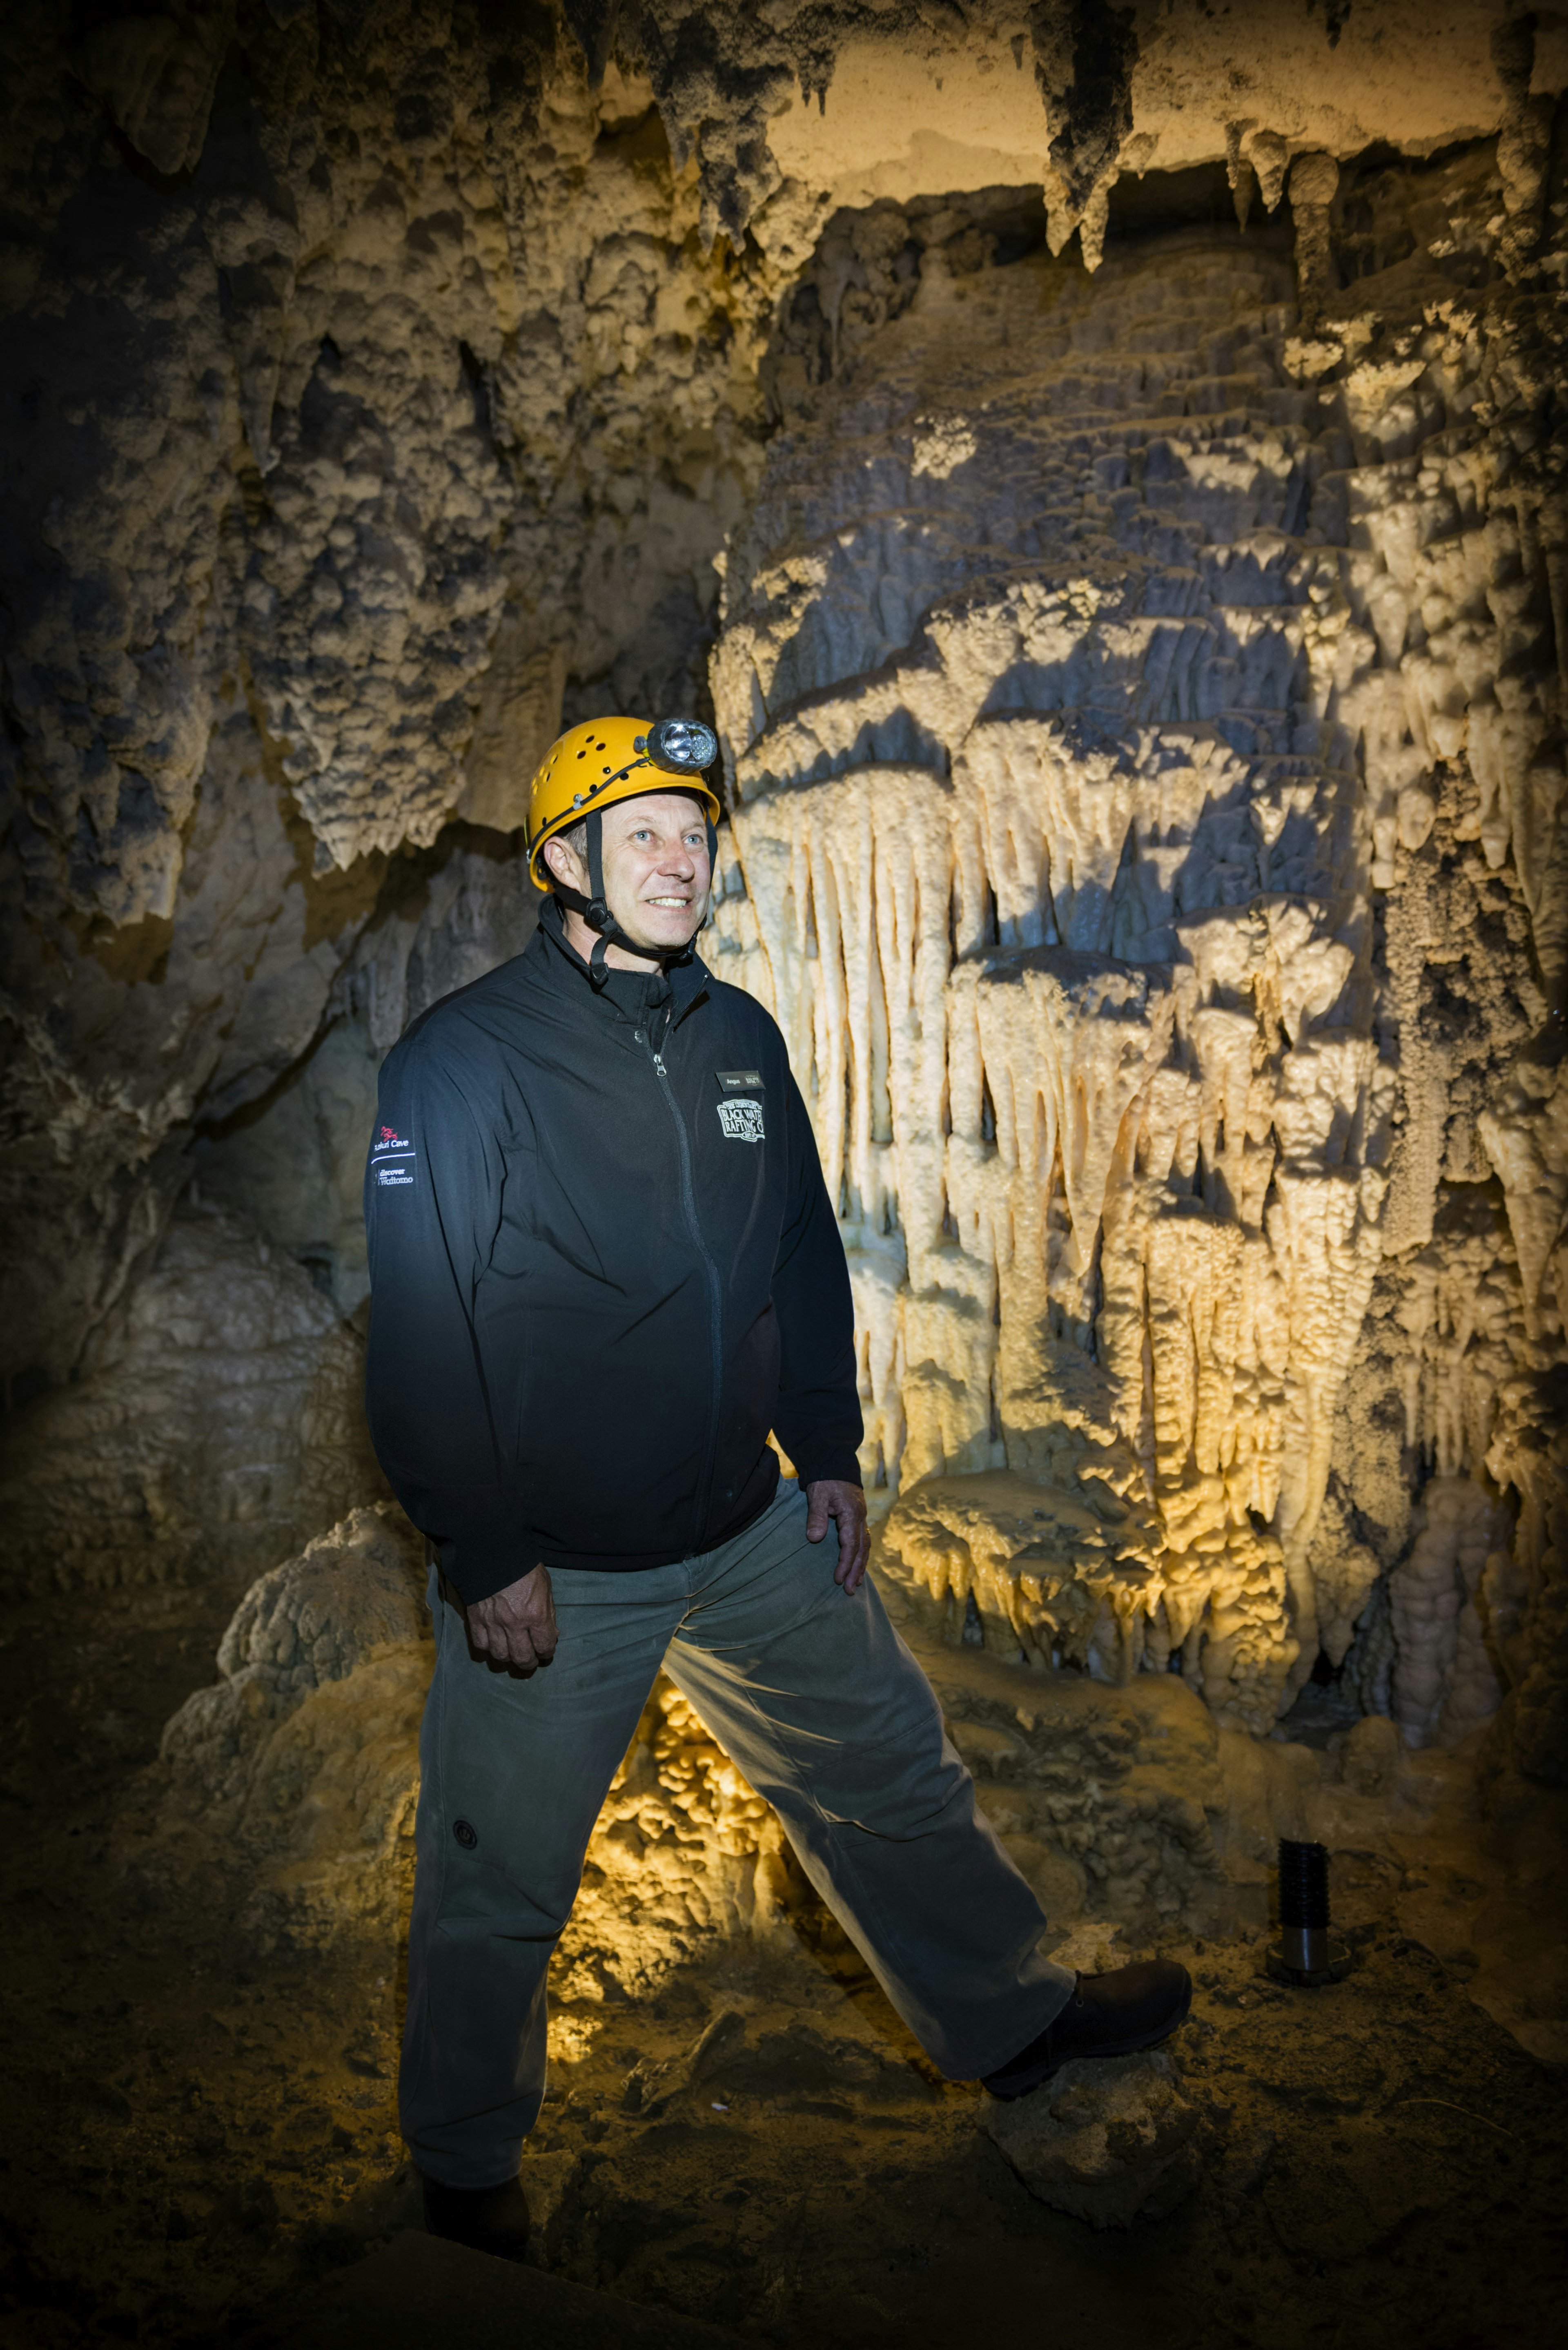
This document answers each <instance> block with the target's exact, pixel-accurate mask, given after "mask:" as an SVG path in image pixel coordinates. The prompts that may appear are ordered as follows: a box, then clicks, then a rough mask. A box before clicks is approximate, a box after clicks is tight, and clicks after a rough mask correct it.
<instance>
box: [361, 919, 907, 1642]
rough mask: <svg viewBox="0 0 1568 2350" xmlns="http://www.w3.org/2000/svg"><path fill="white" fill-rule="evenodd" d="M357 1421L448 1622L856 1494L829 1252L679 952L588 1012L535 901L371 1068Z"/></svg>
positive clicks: (722, 1012)
mask: <svg viewBox="0 0 1568 2350" xmlns="http://www.w3.org/2000/svg"><path fill="white" fill-rule="evenodd" d="M365 1222H366V1229H367V1232H368V1233H369V1245H370V1282H371V1307H370V1343H369V1367H368V1372H367V1380H366V1400H367V1405H368V1409H369V1421H370V1432H371V1435H372V1437H373V1439H374V1441H375V1446H376V1451H377V1452H378V1454H379V1457H380V1461H381V1465H382V1467H383V1468H384V1469H385V1471H386V1472H387V1475H388V1477H389V1479H390V1481H391V1483H392V1487H393V1490H394V1492H396V1493H397V1496H398V1499H399V1500H400V1502H401V1503H402V1505H403V1507H404V1509H405V1510H407V1512H408V1513H409V1515H410V1518H411V1519H412V1520H413V1522H414V1523H415V1524H416V1525H417V1526H419V1527H421V1529H422V1530H423V1531H424V1532H425V1533H426V1534H428V1535H430V1536H431V1539H432V1540H433V1541H435V1542H436V1543H438V1544H440V1547H441V1559H442V1564H443V1566H444V1568H445V1572H446V1574H447V1576H448V1578H449V1579H450V1581H451V1582H452V1584H453V1585H454V1586H456V1588H457V1590H458V1591H459V1592H461V1593H462V1596H463V1597H464V1599H468V1600H474V1599H483V1598H485V1597H487V1596H489V1594H490V1593H492V1592H493V1591H499V1590H502V1589H503V1588H504V1586H506V1585H507V1584H509V1583H513V1582H514V1581H515V1580H516V1578H517V1577H518V1576H519V1575H525V1574H526V1573H527V1572H528V1570H529V1569H530V1568H531V1567H533V1566H534V1565H536V1564H538V1563H539V1562H540V1561H543V1562H544V1564H545V1565H546V1566H550V1567H559V1566H566V1567H593V1568H597V1569H601V1570H603V1569H631V1568H639V1567H649V1566H661V1565H668V1564H670V1562H671V1561H674V1560H677V1559H681V1558H687V1557H690V1556H691V1555H693V1554H694V1553H696V1552H699V1551H704V1550H711V1549H712V1548H713V1547H714V1546H715V1545H716V1544H719V1543H721V1542H724V1541H727V1540H728V1539H729V1538H730V1536H731V1535H732V1534H738V1533H740V1532H741V1530H742V1528H743V1527H744V1526H745V1525H746V1524H748V1523H750V1521H751V1520H752V1519H753V1518H754V1517H755V1516H757V1515H758V1514H759V1513H760V1512H761V1511H762V1510H763V1509H765V1508H766V1506H767V1504H768V1503H769V1502H770V1501H771V1500H772V1498H773V1495H774V1488H775V1486H776V1484H777V1482H778V1463H777V1459H776V1456H775V1454H774V1451H772V1449H771V1448H770V1447H769V1445H768V1443H767V1436H768V1433H769V1430H776V1432H777V1435H778V1438H779V1441H780V1443H781V1444H782V1445H783V1447H784V1451H786V1452H787V1453H788V1454H789V1456H790V1458H791V1460H792V1461H794V1465H795V1468H796V1470H797V1471H798V1473H799V1475H800V1478H801V1480H802V1482H803V1483H806V1482H811V1481H812V1480H814V1479H816V1478H822V1477H837V1478H843V1479H846V1480H847V1481H848V1482H851V1483H856V1484H857V1483H858V1482H859V1481H860V1472H859V1469H858V1467H857V1461H856V1448H857V1445H858V1443H859V1441H860V1435H861V1419H860V1406H859V1402H858V1399H857V1393H856V1378H855V1345H854V1312H853V1307H852V1305H851V1301H850V1293H849V1276H848V1271H847V1268H846V1264H845V1261H844V1247H843V1243H842V1241H841V1240H840V1238H839V1233H838V1227H837V1223H836V1219H835V1216H834V1212H833V1208H832V1205H831V1203H830V1202H829V1200H828V1197H827V1192H826V1187H825V1185H824V1183H823V1180H822V1170H821V1167H820V1164H819V1162H818V1159H817V1156H816V1146H815V1140H814V1139H813V1136H812V1131H811V1125H810V1122H809V1120H808V1118H807V1117H806V1113H805V1104H804V1103H803V1102H802V1100H801V1097H800V1094H799V1092H798V1090H797V1088H796V1087H795V1083H794V1078H793V1076H791V1074H790V1067H789V1060H788V1056H787V1055H786V1053H785V1050H784V1039H783V1037H782V1036H781V1035H780V1034H779V1032H778V1029H777V1028H776V1027H775V1026H774V1023H773V1021H771V1020H770V1019H769V1018H768V1015H767V1014H766V1013H765V1012H764V1011H763V1008H762V1006H761V1005H760V1004H759V1003H756V1002H754V1001H753V998H752V997H751V996H749V995H747V994H745V993H742V990H741V989H739V988H735V987H726V986H724V985H723V984H722V983H721V982H720V981H718V980H716V979H714V978H713V977H712V976H711V973H710V972H708V971H706V970H705V969H704V967H703V965H702V964H701V962H698V961H697V960H696V959H695V958H693V959H692V960H691V962H687V963H685V964H681V965H678V966H677V967H676V969H675V970H674V971H673V972H671V973H670V975H669V977H665V976H664V975H662V974H660V973H659V972H655V973H653V974H652V975H651V976H650V977H649V978H646V979H645V978H644V977H642V976H641V974H640V973H632V972H611V973H610V975H609V980H608V983H607V986H606V988H605V989H604V991H603V993H596V992H595V989H594V987H593V985H592V983H591V982H590V980H589V976H588V970H587V964H586V963H585V962H583V960H582V958H581V957H580V956H579V955H577V954H576V952H575V951H573V949H572V948H571V947H570V946H568V945H567V943H566V940H565V938H564V936H563V935H562V932H561V929H560V917H559V914H558V912H557V910H556V908H555V906H554V904H553V903H552V904H551V905H549V906H547V907H546V909H545V915H544V917H543V919H542V920H541V923H540V926H539V929H538V931H536V932H535V936H534V937H533V939H531V940H530V941H529V943H528V945H527V947H526V948H525V949H524V952H523V953H522V954H520V955H518V956H517V957H516V958H515V960H514V962H508V963H504V964H503V965H502V966H501V968H500V969H499V970H498V971H493V972H489V973H488V974H487V975H486V976H485V977H484V978H483V979H481V980H476V981H475V982H474V983H473V985H472V987H465V988H462V989H461V990H460V991H459V992H458V993H457V994H455V995H449V996H447V997H446V998H445V999H444V1001H443V1002H441V1003H437V1004H434V1005H432V1006H431V1010H430V1011H429V1012H427V1013H425V1014H424V1015H423V1016H422V1018H421V1019H419V1020H417V1021H415V1022H414V1024H413V1025H412V1026H411V1027H410V1029H409V1031H408V1033H407V1035H404V1036H403V1037H402V1038H401V1039H400V1042H399V1043H398V1045H396V1046H394V1048H393V1050H392V1052H391V1053H390V1054H389V1055H388V1057H387V1060H386V1063H385V1065H384V1066H383V1068H382V1070H381V1079H380V1095H379V1121H378V1128H377V1133H376V1136H375V1138H374V1139H373V1141H372V1143H371V1148H370V1156H369V1165H368V1167H367V1169H366V1173H365Z"/></svg>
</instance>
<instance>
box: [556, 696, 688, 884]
mask: <svg viewBox="0 0 1568 2350" xmlns="http://www.w3.org/2000/svg"><path fill="white" fill-rule="evenodd" d="M718 755H719V745H718V743H716V742H715V740H714V738H713V732H712V729H711V727H708V726H704V725H702V724H701V722H700V721H699V720H697V719H695V718H660V719H659V720H658V721H657V723H653V722H650V721H649V720H648V719H646V718H594V719H590V720H589V722H588V723H587V725H584V726H573V727H570V728H568V730H567V732H566V733H565V734H563V735H561V736H560V737H559V739H558V740H557V741H556V742H554V743H551V745H550V747H549V749H548V750H547V751H546V752H545V756H544V758H543V759H542V760H541V762H540V764H539V770H538V773H537V774H536V775H535V777H534V781H533V785H532V786H531V788H530V790H529V794H528V835H527V837H528V870H529V871H530V873H532V875H533V876H534V879H535V881H536V882H537V883H538V885H539V887H540V889H553V888H554V887H555V886H556V885H555V878H554V876H553V875H552V873H551V871H550V868H549V867H548V866H547V865H546V864H545V858H544V849H545V842H546V841H547V840H553V839H554V837H555V836H556V833H558V832H570V830H571V828H572V827H573V826H574V825H575V824H580V823H581V822H582V820H583V818H584V816H587V815H588V814H589V812H590V811H591V810H597V809H599V808H607V807H612V806H614V805H615V803H616V801H617V800H633V799H639V798H640V797H641V795H642V794H643V793H644V792H667V791H672V790H674V789H676V788H677V786H678V785H683V786H684V787H685V789H686V790H688V791H689V792H690V793H691V796H692V798H693V799H694V800H700V801H701V804H702V806H703V808H704V810H705V811H706V813H707V817H708V822H709V824H710V826H712V825H715V824H717V823H718V821H719V815H720V808H719V796H718V794H717V793H716V792H715V791H714V790H713V788H712V786H711V785H710V784H707V783H705V782H704V781H703V778H702V770H703V768H704V767H708V766H711V764H712V763H713V761H714V760H715V759H716V758H717V757H718Z"/></svg>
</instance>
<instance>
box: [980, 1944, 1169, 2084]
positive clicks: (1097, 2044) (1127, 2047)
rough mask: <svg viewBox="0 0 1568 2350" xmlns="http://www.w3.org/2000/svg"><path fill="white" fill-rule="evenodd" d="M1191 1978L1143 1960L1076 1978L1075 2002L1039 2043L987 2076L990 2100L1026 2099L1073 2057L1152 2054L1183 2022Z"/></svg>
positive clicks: (1034, 2042) (1049, 2026)
mask: <svg viewBox="0 0 1568 2350" xmlns="http://www.w3.org/2000/svg"><path fill="white" fill-rule="evenodd" d="M1191 2004H1192V1977H1191V1976H1190V1975H1189V1973H1188V1971H1187V1969H1186V1968H1185V1967H1183V1966H1179V1965H1178V1964H1177V1962H1176V1960H1174V1959H1143V1960H1139V1961H1138V1962H1137V1964H1136V1965H1135V1966H1130V1967H1117V1968H1116V1970H1114V1971H1113V1972H1112V1973H1110V1974H1108V1975H1080V1976H1079V1977H1078V1979H1077V1981H1076V1983H1075V1986H1074V1990H1073V1996H1072V1997H1071V1999H1069V2001H1068V2002H1067V2004H1066V2006H1065V2007H1064V2008H1063V2010H1062V2012H1061V2013H1060V2014H1059V2015H1055V2016H1054V2017H1053V2018H1052V2020H1051V2022H1049V2023H1048V2024H1047V2025H1046V2027H1045V2029H1044V2032H1043V2033H1041V2034H1040V2037H1039V2039H1038V2040H1032V2041H1031V2042H1030V2043H1029V2045H1028V2047H1027V2048H1023V2049H1021V2050H1020V2051H1019V2053H1018V2054H1017V2055H1016V2056H1014V2057H1013V2059H1012V2063H1011V2064H1003V2065H1002V2067H1001V2069H1000V2070H999V2071H997V2072H995V2073H987V2074H985V2076H984V2080H983V2082H982V2086H983V2087H985V2088H987V2089H989V2090H990V2091H991V2094H992V2096H993V2097H1026V2096H1027V2095H1029V2092H1030V2090H1031V2089H1037V2088H1038V2087H1039V2086H1040V2084H1041V2082H1042V2081H1048V2080H1049V2079H1050V2078H1051V2075H1052V2074H1053V2073H1057V2072H1060V2070H1061V2068H1062V2066H1063V2065H1064V2064H1069V2063H1070V2062H1071V2061H1072V2059H1073V2058H1074V2057H1075V2056H1127V2055H1130V2054H1131V2053H1132V2052H1133V2050H1134V2049H1135V2048H1152V2047H1153V2046H1154V2043H1155V2042H1156V2041H1157V2040H1165V2039H1168V2037H1169V2035H1170V2033H1173V2032H1174V2031H1175V2030H1176V2027H1177V2025H1178V2024H1179V2023H1184V2022H1186V2020H1187V2011H1188V2009H1189V2007H1190V2006H1191Z"/></svg>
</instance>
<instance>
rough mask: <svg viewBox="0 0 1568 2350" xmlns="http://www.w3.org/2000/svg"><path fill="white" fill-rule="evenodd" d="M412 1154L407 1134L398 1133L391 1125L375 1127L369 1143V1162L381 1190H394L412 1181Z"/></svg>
mask: <svg viewBox="0 0 1568 2350" xmlns="http://www.w3.org/2000/svg"><path fill="white" fill-rule="evenodd" d="M414 1156H415V1153H414V1146H413V1144H412V1143H411V1142H410V1140H409V1139H408V1137H407V1135H403V1134H400V1133H399V1132H398V1130H397V1128H395V1127H391V1126H383V1127H379V1128H377V1130H376V1139H375V1141H374V1142H373V1143H372V1144H371V1145H370V1164H371V1165H372V1167H374V1169H375V1170H376V1181H377V1183H378V1184H379V1186H380V1187H381V1188H382V1189H383V1190H387V1191H390V1190H394V1189H397V1188H400V1186H401V1185H403V1184H405V1183H411V1182H412V1181H413V1180H414Z"/></svg>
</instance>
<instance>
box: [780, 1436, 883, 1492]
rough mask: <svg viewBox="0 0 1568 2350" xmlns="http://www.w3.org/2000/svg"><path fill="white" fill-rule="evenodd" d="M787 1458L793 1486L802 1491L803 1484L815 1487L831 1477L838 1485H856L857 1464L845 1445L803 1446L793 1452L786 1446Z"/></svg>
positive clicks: (859, 1482) (854, 1455) (859, 1479)
mask: <svg viewBox="0 0 1568 2350" xmlns="http://www.w3.org/2000/svg"><path fill="white" fill-rule="evenodd" d="M790 1459H791V1461H793V1462H794V1473H795V1479H796V1482H797V1483H798V1484H799V1485H800V1486H801V1488H802V1490H803V1491H804V1490H805V1487H806V1486H807V1485H815V1484H819V1483H820V1482H822V1481H823V1480H824V1479H825V1478H829V1477H831V1478H834V1479H836V1481H837V1482H838V1483H839V1484H841V1485H860V1484H863V1483H864V1482H865V1480H864V1479H863V1477H862V1476H861V1474H860V1463H859V1461H858V1460H857V1457H856V1454H855V1451H854V1449H853V1447H851V1446H849V1445H846V1444H826V1443H821V1442H818V1443H815V1444H806V1445H803V1446H802V1447H801V1450H800V1451H798V1452H797V1451H795V1450H794V1446H793V1445H792V1446H791V1447H790Z"/></svg>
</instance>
